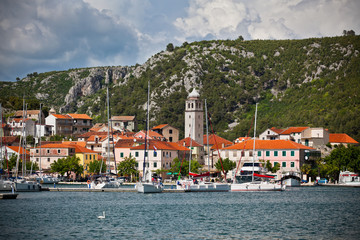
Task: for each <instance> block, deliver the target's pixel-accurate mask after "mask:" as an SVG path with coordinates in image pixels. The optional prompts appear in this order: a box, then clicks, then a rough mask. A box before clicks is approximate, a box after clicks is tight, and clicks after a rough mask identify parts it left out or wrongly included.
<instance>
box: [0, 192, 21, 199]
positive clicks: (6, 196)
mask: <svg viewBox="0 0 360 240" xmlns="http://www.w3.org/2000/svg"><path fill="white" fill-rule="evenodd" d="M18 195H19V194H17V193H1V194H0V199H16V198H17V196H18Z"/></svg>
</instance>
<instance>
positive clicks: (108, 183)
mask: <svg viewBox="0 0 360 240" xmlns="http://www.w3.org/2000/svg"><path fill="white" fill-rule="evenodd" d="M106 99H107V122H108V135H107V137H108V142H107V166H108V167H107V168H108V171H109V175H110V174H111V168H110V109H109V105H110V104H109V87H107V89H106ZM112 141H114V138H113V139H112ZM114 161H115V159H114ZM102 164H103V160H102V162H101V167H100V179H101V180H100V182H99V183H96V182H95V181H93V182H92V183H91V188H93V189H103V188H119V187H120V186H121V185H122V183H121V182H119V181H116V180H115V179H112V178H109V177H106V180H105V181H103V179H102V175H101V168H102ZM115 171H116V169H115Z"/></svg>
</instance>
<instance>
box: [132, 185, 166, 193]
mask: <svg viewBox="0 0 360 240" xmlns="http://www.w3.org/2000/svg"><path fill="white" fill-rule="evenodd" d="M136 188H137V191H138V193H161V192H162V190H163V188H162V186H161V185H160V184H154V183H138V184H137V185H136Z"/></svg>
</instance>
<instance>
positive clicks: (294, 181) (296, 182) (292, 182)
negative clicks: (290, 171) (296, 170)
mask: <svg viewBox="0 0 360 240" xmlns="http://www.w3.org/2000/svg"><path fill="white" fill-rule="evenodd" d="M283 184H284V185H286V186H287V187H299V186H300V181H299V180H298V179H294V178H287V179H284V180H283Z"/></svg>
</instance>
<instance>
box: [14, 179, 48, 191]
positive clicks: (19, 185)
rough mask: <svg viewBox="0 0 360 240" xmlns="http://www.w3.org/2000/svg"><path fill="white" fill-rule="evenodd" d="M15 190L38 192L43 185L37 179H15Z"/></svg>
mask: <svg viewBox="0 0 360 240" xmlns="http://www.w3.org/2000/svg"><path fill="white" fill-rule="evenodd" d="M14 183H15V191H17V192H38V191H40V190H41V185H40V184H39V183H38V182H36V181H27V180H25V179H15V180H14Z"/></svg>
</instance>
